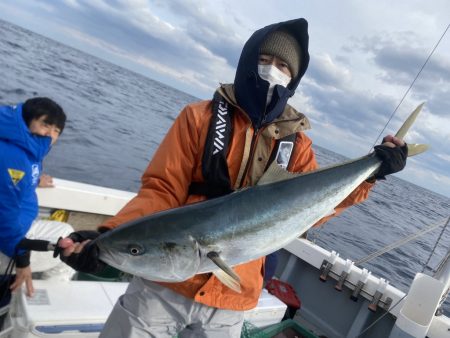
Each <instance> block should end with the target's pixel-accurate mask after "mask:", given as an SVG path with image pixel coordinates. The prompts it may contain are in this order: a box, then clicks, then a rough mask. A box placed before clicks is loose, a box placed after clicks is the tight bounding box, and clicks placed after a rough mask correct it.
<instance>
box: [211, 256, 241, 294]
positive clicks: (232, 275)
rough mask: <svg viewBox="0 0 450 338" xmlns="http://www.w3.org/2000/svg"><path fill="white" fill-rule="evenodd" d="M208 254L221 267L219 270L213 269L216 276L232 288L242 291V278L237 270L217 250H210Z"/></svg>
mask: <svg viewBox="0 0 450 338" xmlns="http://www.w3.org/2000/svg"><path fill="white" fill-rule="evenodd" d="M206 256H207V257H208V258H209V259H210V260H212V261H213V262H214V264H216V265H217V266H218V267H219V268H220V269H219V270H215V271H213V274H214V276H216V277H217V278H218V279H219V280H220V281H221V282H222V283H223V284H225V285H226V286H228V287H229V288H230V289H232V290H234V291H236V292H238V293H241V279H240V278H239V276H238V275H237V274H236V272H234V271H233V269H232V268H231V267H230V266H228V264H227V263H225V262H224V260H223V259H222V258H221V257H220V256H219V254H218V253H217V252H215V251H210V252H208V253H207V254H206Z"/></svg>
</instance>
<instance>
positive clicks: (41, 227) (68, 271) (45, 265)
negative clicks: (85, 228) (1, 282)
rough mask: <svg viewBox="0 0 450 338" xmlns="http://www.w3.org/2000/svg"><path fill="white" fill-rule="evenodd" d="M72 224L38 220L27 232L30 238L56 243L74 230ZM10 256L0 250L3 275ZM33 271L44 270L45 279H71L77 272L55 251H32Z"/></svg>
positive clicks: (31, 264) (31, 262)
mask: <svg viewBox="0 0 450 338" xmlns="http://www.w3.org/2000/svg"><path fill="white" fill-rule="evenodd" d="M73 231H74V230H73V228H72V226H70V225H69V224H67V223H63V222H57V221H46V220H37V221H34V222H33V224H32V225H31V228H30V230H29V231H28V232H27V235H26V237H27V238H28V239H42V240H46V241H50V242H52V243H56V241H57V240H58V238H59V237H66V236H68V235H69V234H70V233H71V232H73ZM10 259H11V258H10V257H8V256H6V255H4V254H3V253H1V252H0V275H3V274H4V272H5V270H6V267H7V265H8V263H9V261H10ZM30 267H31V271H32V272H42V278H43V279H54V280H70V279H71V278H72V276H73V274H74V272H75V270H73V269H72V268H71V267H69V266H68V265H66V264H64V263H63V262H61V260H60V259H59V257H58V258H53V252H51V251H48V252H39V251H32V252H31V258H30Z"/></svg>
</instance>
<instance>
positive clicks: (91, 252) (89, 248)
mask: <svg viewBox="0 0 450 338" xmlns="http://www.w3.org/2000/svg"><path fill="white" fill-rule="evenodd" d="M99 235H100V232H98V231H89V230H84V231H76V232H72V233H71V234H70V235H69V238H70V239H72V240H73V241H74V242H83V241H85V240H87V239H90V240H92V239H95V238H97V237H98V236H99ZM61 251H62V249H61V248H60V247H57V249H55V254H54V256H58V255H59V254H60V258H61V260H62V261H63V262H64V263H66V264H67V265H69V266H70V267H72V268H73V269H75V270H77V271H81V272H86V273H99V272H101V271H102V270H103V269H104V268H105V267H106V266H107V265H106V264H105V263H103V262H102V261H101V260H99V259H98V256H99V249H98V246H97V245H96V244H95V243H92V242H89V243H87V244H86V245H85V246H84V248H83V250H81V252H80V253H73V254H71V255H70V256H64V255H62V254H61Z"/></svg>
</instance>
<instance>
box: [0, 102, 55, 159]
mask: <svg viewBox="0 0 450 338" xmlns="http://www.w3.org/2000/svg"><path fill="white" fill-rule="evenodd" d="M0 140H2V141H6V142H9V143H12V144H14V145H16V146H18V147H20V148H22V149H24V150H25V151H26V152H28V153H29V154H30V155H31V156H32V157H33V158H34V159H35V160H37V161H41V160H42V159H43V158H44V157H45V155H47V153H48V152H49V150H50V145H51V141H52V139H51V137H47V136H37V135H33V134H32V133H30V130H29V129H28V127H27V125H26V123H25V121H24V120H23V118H22V104H18V105H17V106H0Z"/></svg>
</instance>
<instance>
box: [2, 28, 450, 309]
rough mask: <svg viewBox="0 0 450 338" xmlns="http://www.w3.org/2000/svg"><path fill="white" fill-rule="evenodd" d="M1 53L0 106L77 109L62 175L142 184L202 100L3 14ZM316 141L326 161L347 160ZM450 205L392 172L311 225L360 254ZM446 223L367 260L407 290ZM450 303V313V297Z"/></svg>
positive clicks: (447, 239)
mask: <svg viewBox="0 0 450 338" xmlns="http://www.w3.org/2000/svg"><path fill="white" fill-rule="evenodd" d="M0 61H1V62H0V104H2V105H3V104H15V103H17V102H21V101H24V100H25V99H27V98H29V97H33V96H48V97H51V98H53V99H54V100H56V101H57V102H58V103H60V104H61V105H62V106H63V107H64V109H65V111H66V112H67V114H68V123H67V125H66V129H65V130H64V133H63V134H62V137H61V138H60V139H59V141H58V143H57V144H56V146H55V147H54V149H52V151H51V153H50V155H49V156H48V157H47V159H46V160H45V162H44V170H45V172H46V173H48V174H50V175H52V176H54V177H58V178H64V179H68V180H76V181H81V182H84V183H90V184H96V185H102V186H106V187H111V188H116V189H122V190H130V191H137V190H138V188H139V185H140V176H141V174H142V172H143V171H144V169H145V168H146V166H147V165H148V162H149V160H150V159H151V157H152V155H153V153H154V151H155V149H156V148H157V146H158V144H159V143H160V141H161V140H162V138H163V137H164V135H165V133H166V132H167V130H168V128H169V127H170V125H171V124H172V122H173V120H174V119H175V117H176V116H177V114H178V113H179V111H180V110H181V109H182V107H183V106H184V105H186V104H187V103H189V102H193V101H198V99H197V98H195V97H193V96H191V95H189V94H186V93H183V92H180V91H178V90H176V89H174V88H172V87H170V86H167V85H164V84H162V83H159V82H156V81H153V80H152V79H149V78H147V77H144V76H142V75H140V74H137V73H134V72H131V71H129V70H127V69H124V68H121V67H119V66H117V65H114V64H112V63H109V62H107V61H105V60H102V59H99V58H96V57H93V56H91V55H88V54H85V53H83V52H80V51H78V50H76V49H73V48H71V47H68V46H66V45H63V44H61V43H58V42H55V41H53V40H50V39H48V38H45V37H43V36H41V35H38V34H35V33H33V32H30V31H28V30H25V29H23V28H20V27H18V26H16V25H13V24H10V23H7V22H4V21H1V20H0ZM211 95H212V93H211ZM306 114H307V112H306ZM314 148H315V150H316V153H317V158H318V161H319V164H321V165H326V164H331V163H337V162H340V161H342V160H343V159H344V157H343V156H341V155H338V154H336V153H333V152H332V151H330V150H327V149H324V148H321V147H319V146H314ZM449 211H450V199H449V198H446V197H444V196H441V195H439V194H436V193H434V192H432V191H429V190H426V189H424V188H422V187H419V186H417V185H414V184H412V183H409V182H406V181H404V180H401V179H398V178H396V177H392V176H391V177H388V180H387V181H385V182H380V183H377V185H376V186H375V188H374V189H373V191H372V193H371V195H370V197H369V199H368V200H367V201H365V202H364V203H362V204H360V205H356V206H353V207H352V208H350V209H348V210H346V211H345V212H344V213H343V214H342V215H340V216H339V217H335V218H334V219H332V220H331V221H329V222H327V223H326V224H325V225H324V226H322V227H320V228H318V229H314V230H311V231H310V232H309V238H310V239H313V240H314V241H315V242H316V243H318V244H320V245H321V246H323V247H324V248H326V249H329V250H335V251H337V252H338V253H339V254H340V256H341V257H343V258H349V259H351V260H353V261H357V260H360V259H362V258H364V257H366V256H367V255H369V254H371V253H372V252H375V251H377V250H379V249H381V248H383V247H384V246H387V245H389V244H391V243H394V242H396V241H398V240H400V239H402V238H404V237H406V236H409V235H411V234H413V233H416V232H418V231H419V230H421V229H423V228H424V227H427V226H429V225H433V224H443V223H444V222H445V220H446V218H447V217H449V216H450V212H449ZM442 228H443V227H442V226H440V227H438V228H436V229H435V230H433V231H431V232H429V233H427V234H425V235H423V236H421V237H419V238H417V239H415V240H413V241H411V242H409V243H407V244H405V245H403V246H401V247H399V248H397V249H394V250H392V251H390V252H388V253H385V254H384V255H382V256H380V257H377V258H375V259H373V260H371V261H369V262H366V263H364V264H362V265H361V267H365V268H367V269H369V270H370V271H372V273H373V274H375V275H377V276H380V277H383V278H385V279H387V280H388V281H389V282H390V284H392V285H394V286H396V287H398V288H400V289H401V290H403V291H407V290H408V287H409V285H410V283H411V281H412V279H413V278H414V275H415V273H416V272H422V271H423V269H424V264H425V263H426V262H427V261H428V259H429V257H430V254H431V252H432V250H433V248H434V246H435V244H436V241H437V239H438V237H439V236H440V233H441V230H442ZM440 237H441V239H440V241H439V243H438V244H437V247H436V250H435V252H434V255H433V256H432V257H431V259H430V263H429V268H427V269H426V270H425V272H427V273H432V270H433V269H434V268H436V266H437V264H438V263H439V261H440V259H442V257H443V256H444V255H445V254H446V252H447V249H448V248H449V247H450V229H446V230H445V232H444V233H443V234H442V236H440ZM446 309H447V310H446V311H447V313H450V312H449V309H450V306H448V304H447V308H446Z"/></svg>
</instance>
